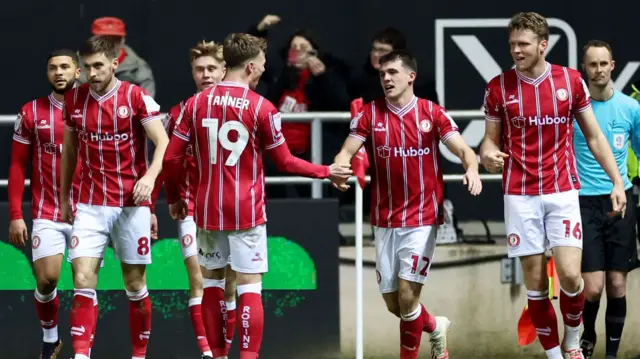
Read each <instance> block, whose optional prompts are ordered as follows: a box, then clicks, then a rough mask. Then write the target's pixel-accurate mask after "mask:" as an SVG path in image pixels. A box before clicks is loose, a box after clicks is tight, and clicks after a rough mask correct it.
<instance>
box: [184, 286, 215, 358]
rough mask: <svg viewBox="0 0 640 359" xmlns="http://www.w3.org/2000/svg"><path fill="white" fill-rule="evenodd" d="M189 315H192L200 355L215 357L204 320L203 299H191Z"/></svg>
mask: <svg viewBox="0 0 640 359" xmlns="http://www.w3.org/2000/svg"><path fill="white" fill-rule="evenodd" d="M189 313H190V314H191V325H193V332H194V333H195V334H196V340H197V341H198V348H200V353H202V354H203V355H208V356H210V357H213V353H212V352H211V348H209V342H208V341H207V333H206V332H205V330H204V322H203V320H202V297H197V298H191V299H189Z"/></svg>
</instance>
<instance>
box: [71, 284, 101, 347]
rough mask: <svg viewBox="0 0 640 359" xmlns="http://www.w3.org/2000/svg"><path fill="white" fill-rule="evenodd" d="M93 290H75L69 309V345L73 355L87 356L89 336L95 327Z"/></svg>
mask: <svg viewBox="0 0 640 359" xmlns="http://www.w3.org/2000/svg"><path fill="white" fill-rule="evenodd" d="M95 298H96V291H95V290H93V289H75V290H74V293H73V305H72V307H71V323H70V324H71V345H72V346H73V352H74V354H81V355H85V356H87V357H88V356H89V350H90V348H91V334H92V333H93V332H94V329H95V325H96V316H95V309H94V305H93V303H94V299H95Z"/></svg>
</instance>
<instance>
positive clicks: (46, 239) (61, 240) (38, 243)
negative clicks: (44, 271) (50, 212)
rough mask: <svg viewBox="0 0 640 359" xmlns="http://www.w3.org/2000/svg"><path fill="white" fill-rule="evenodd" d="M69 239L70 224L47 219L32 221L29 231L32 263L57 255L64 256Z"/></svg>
mask: <svg viewBox="0 0 640 359" xmlns="http://www.w3.org/2000/svg"><path fill="white" fill-rule="evenodd" d="M70 239H71V224H69V223H64V222H54V221H50V220H48V219H34V220H33V230H32V231H31V249H32V256H33V261H34V262H35V261H37V260H38V259H41V258H45V257H50V256H55V255H57V254H62V255H64V252H65V250H66V249H67V243H68V242H69V240H70Z"/></svg>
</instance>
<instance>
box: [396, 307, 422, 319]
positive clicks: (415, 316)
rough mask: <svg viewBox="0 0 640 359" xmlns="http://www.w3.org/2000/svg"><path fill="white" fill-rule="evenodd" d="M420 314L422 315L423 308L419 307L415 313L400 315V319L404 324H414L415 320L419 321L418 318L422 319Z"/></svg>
mask: <svg viewBox="0 0 640 359" xmlns="http://www.w3.org/2000/svg"><path fill="white" fill-rule="evenodd" d="M420 314H422V306H421V305H418V308H416V310H414V311H413V312H411V313H409V314H407V315H404V314H400V319H401V320H402V321H403V322H413V321H414V320H416V319H418V317H420Z"/></svg>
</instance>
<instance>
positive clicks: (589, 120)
mask: <svg viewBox="0 0 640 359" xmlns="http://www.w3.org/2000/svg"><path fill="white" fill-rule="evenodd" d="M575 116H576V120H577V121H578V125H580V129H581V130H582V133H584V137H585V139H586V141H587V146H588V147H589V150H590V151H591V153H592V154H593V157H594V158H595V159H596V161H598V163H599V164H600V166H602V169H603V170H604V171H605V172H606V173H607V175H608V176H609V178H610V179H611V181H612V182H613V185H614V186H620V187H622V188H624V182H623V180H622V176H621V175H620V170H619V169H618V164H617V163H616V159H615V157H613V152H612V151H611V146H610V145H609V141H607V138H606V137H605V136H604V134H603V133H602V130H600V126H598V121H597V120H596V116H595V115H594V113H593V110H592V109H591V107H588V108H587V109H585V110H584V111H582V112H577V113H576V115H575Z"/></svg>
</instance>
